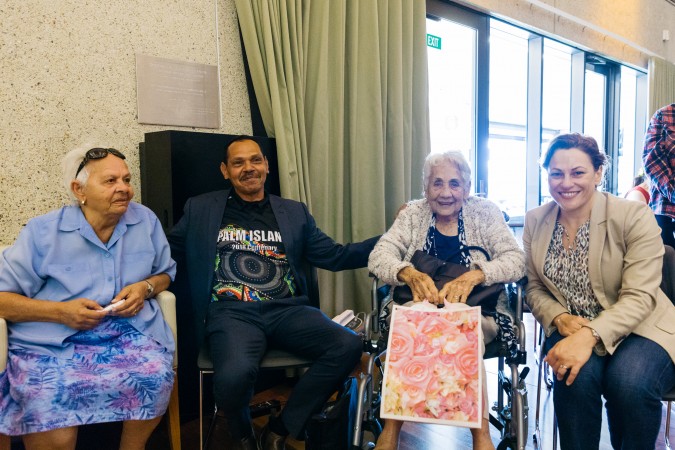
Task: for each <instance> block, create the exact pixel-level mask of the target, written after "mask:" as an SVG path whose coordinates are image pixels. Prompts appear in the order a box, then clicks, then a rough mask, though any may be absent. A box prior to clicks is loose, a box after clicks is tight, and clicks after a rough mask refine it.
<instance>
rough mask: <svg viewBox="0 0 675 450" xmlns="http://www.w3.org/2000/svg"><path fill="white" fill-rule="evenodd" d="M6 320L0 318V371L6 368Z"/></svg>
mask: <svg viewBox="0 0 675 450" xmlns="http://www.w3.org/2000/svg"><path fill="white" fill-rule="evenodd" d="M7 346H8V342H7V321H6V320H5V319H2V318H0V372H4V371H5V369H6V368H7Z"/></svg>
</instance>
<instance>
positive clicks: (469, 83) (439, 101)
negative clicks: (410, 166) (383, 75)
mask: <svg viewBox="0 0 675 450" xmlns="http://www.w3.org/2000/svg"><path fill="white" fill-rule="evenodd" d="M427 53H428V64H429V126H430V135H431V152H432V153H433V152H443V151H448V150H457V151H461V152H462V153H463V154H464V156H466V158H467V160H468V161H469V164H470V165H471V168H472V174H473V180H472V187H473V191H474V192H476V193H479V194H480V193H483V192H485V182H484V181H483V180H485V174H486V172H487V162H486V161H485V162H484V161H482V160H481V159H479V158H478V157H477V155H478V154H480V149H481V148H485V147H486V145H487V132H486V130H487V126H485V125H484V124H486V122H487V92H485V91H486V90H485V89H483V90H481V89H479V88H478V86H481V85H483V86H487V82H481V80H482V79H486V76H487V70H486V68H487V64H486V61H487V18H486V17H484V16H481V15H478V14H476V13H475V12H470V11H467V10H465V9H463V8H461V7H458V6H455V5H450V4H448V3H443V2H440V1H428V2H427ZM481 67H482V68H483V69H482V70H479V68H481Z"/></svg>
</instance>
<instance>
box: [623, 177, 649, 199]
mask: <svg viewBox="0 0 675 450" xmlns="http://www.w3.org/2000/svg"><path fill="white" fill-rule="evenodd" d="M623 198H626V199H628V200H634V201H636V202H642V203H645V204H647V205H648V204H649V180H648V179H647V178H646V177H645V176H644V175H643V174H639V175H638V176H636V177H635V178H634V179H633V187H632V188H630V189H629V190H628V192H626V193H625V194H624V196H623Z"/></svg>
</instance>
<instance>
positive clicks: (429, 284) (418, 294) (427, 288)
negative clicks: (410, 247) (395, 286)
mask: <svg viewBox="0 0 675 450" xmlns="http://www.w3.org/2000/svg"><path fill="white" fill-rule="evenodd" d="M396 277H397V278H398V279H399V280H401V281H403V282H404V283H405V284H407V285H408V286H409V287H410V290H411V291H412V295H413V301H414V302H421V301H424V300H427V301H428V302H429V303H435V304H438V303H439V302H440V301H443V299H442V297H439V295H438V289H436V285H435V284H434V280H432V279H431V277H430V276H429V275H427V274H426V273H423V272H420V271H419V270H417V269H415V268H414V267H410V266H408V267H404V268H403V269H401V271H400V272H399V273H398V275H397V276H396Z"/></svg>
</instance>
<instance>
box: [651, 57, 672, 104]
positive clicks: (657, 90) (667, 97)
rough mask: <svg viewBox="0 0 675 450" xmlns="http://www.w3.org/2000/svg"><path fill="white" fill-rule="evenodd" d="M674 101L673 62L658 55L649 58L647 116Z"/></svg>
mask: <svg viewBox="0 0 675 450" xmlns="http://www.w3.org/2000/svg"><path fill="white" fill-rule="evenodd" d="M671 103H675V64H672V63H669V62H668V61H666V60H665V59H661V58H658V57H651V58H649V116H650V117H651V115H652V114H654V113H655V112H656V111H657V110H659V109H660V108H662V107H664V106H666V105H670V104H671Z"/></svg>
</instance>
